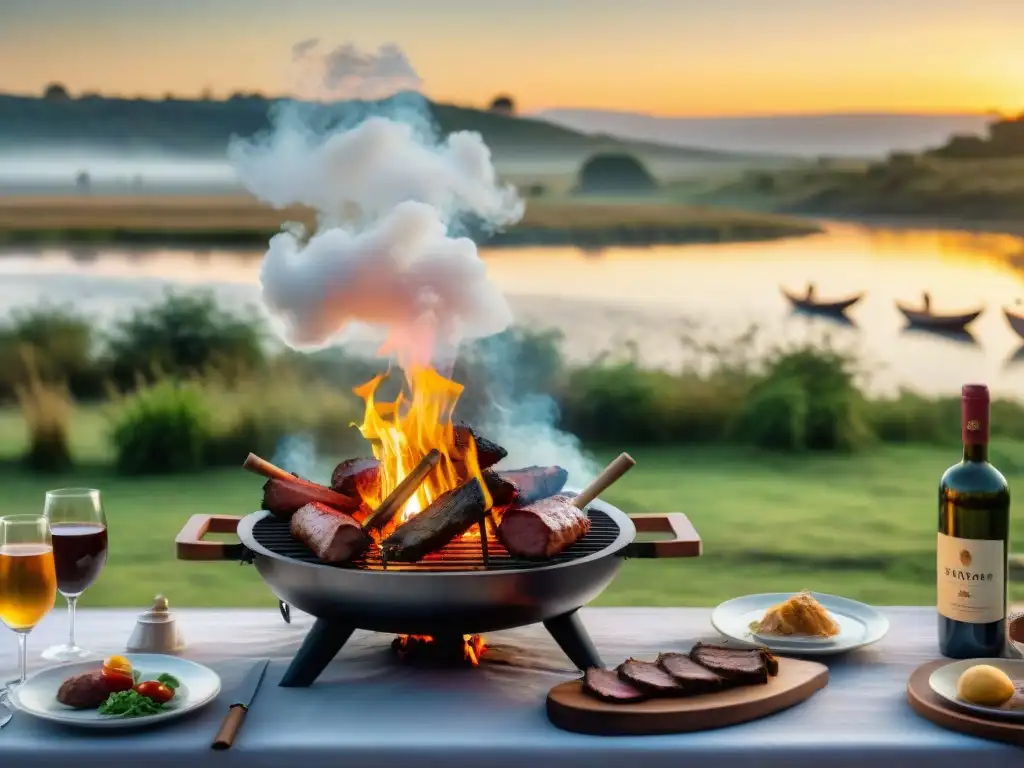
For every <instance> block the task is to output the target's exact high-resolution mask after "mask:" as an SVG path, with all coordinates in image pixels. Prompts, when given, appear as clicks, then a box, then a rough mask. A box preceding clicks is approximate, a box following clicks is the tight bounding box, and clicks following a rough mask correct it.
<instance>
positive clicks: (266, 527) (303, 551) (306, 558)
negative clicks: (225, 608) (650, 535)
mask: <svg viewBox="0 0 1024 768" xmlns="http://www.w3.org/2000/svg"><path fill="white" fill-rule="evenodd" d="M587 514H588V516H589V517H590V532H589V533H588V534H587V535H586V536H584V537H583V538H582V539H580V540H579V541H577V542H576V543H575V544H573V545H572V546H571V547H569V549H567V550H565V551H564V552H562V553H561V554H559V555H555V556H554V557H552V558H550V559H547V560H543V561H540V562H535V561H532V560H522V559H520V558H515V557H512V556H511V555H509V554H508V552H506V551H505V548H504V547H503V546H501V543H500V542H498V541H496V540H495V537H494V536H488V540H487V543H488V547H487V552H488V555H489V558H488V559H489V560H490V563H489V564H488V565H484V561H483V553H482V551H481V546H480V541H479V539H477V540H473V541H453V542H452V543H451V544H449V545H448V546H447V547H445V548H444V549H442V550H440V551H439V552H434V553H432V554H429V555H427V556H426V557H425V558H423V560H421V561H420V562H418V563H396V562H389V563H388V566H387V570H388V571H389V572H390V571H416V572H424V571H515V570H524V569H529V568H538V567H542V566H546V565H555V564H558V563H569V562H572V561H573V560H579V559H580V558H581V557H585V556H586V555H592V554H594V553H595V552H600V551H601V550H603V549H605V548H607V547H609V546H611V545H612V544H614V543H615V540H616V538H618V535H619V526H618V525H617V524H616V522H615V521H614V520H612V518H611V517H609V516H608V515H606V514H605V513H604V512H601V511H599V510H595V509H590V510H587ZM252 534H253V538H255V539H256V541H257V543H259V544H260V545H261V546H263V547H266V548H267V549H269V550H270V551H271V552H273V553H274V554H275V555H281V556H282V557H289V558H291V559H292V560H298V561H299V562H303V563H316V564H319V565H328V564H327V563H321V562H320V561H319V560H317V558H316V556H315V555H314V554H313V553H312V551H310V549H309V548H308V547H307V546H306V545H305V544H303V543H302V542H300V541H298V540H296V539H295V538H293V537H292V534H291V531H290V530H289V524H288V521H287V520H281V519H279V518H276V517H273V516H271V515H268V516H267V517H264V518H263V519H262V520H260V521H258V522H257V523H256V525H255V526H253V529H252ZM332 567H335V568H348V569H354V570H362V571H383V570H385V569H384V565H383V563H381V559H380V550H379V549H378V548H377V545H376V544H374V545H373V546H372V547H371V548H370V550H369V551H368V552H367V553H366V555H364V556H363V557H361V558H359V559H358V560H353V561H352V562H350V563H344V564H342V565H336V566H332Z"/></svg>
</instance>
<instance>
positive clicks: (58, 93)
mask: <svg viewBox="0 0 1024 768" xmlns="http://www.w3.org/2000/svg"><path fill="white" fill-rule="evenodd" d="M43 98H44V99H47V100H49V101H65V100H67V99H70V98H71V95H70V94H69V93H68V89H67V88H65V87H64V86H63V85H61V84H60V83H50V84H49V85H48V86H46V90H44V91H43Z"/></svg>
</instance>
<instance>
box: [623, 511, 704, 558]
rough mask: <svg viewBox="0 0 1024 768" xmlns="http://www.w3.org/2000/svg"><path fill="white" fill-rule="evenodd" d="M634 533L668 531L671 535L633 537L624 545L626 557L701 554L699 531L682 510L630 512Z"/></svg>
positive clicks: (689, 555)
mask: <svg viewBox="0 0 1024 768" xmlns="http://www.w3.org/2000/svg"><path fill="white" fill-rule="evenodd" d="M629 519H630V520H632V521H633V525H634V526H636V532H637V533H671V534H672V538H671V539H662V540H661V541H634V542H633V543H632V544H630V545H629V547H628V548H627V549H626V557H639V558H654V557H700V555H701V553H702V552H703V551H704V548H703V545H702V544H701V540H700V534H698V533H697V529H696V528H694V527H693V523H691V522H690V518H688V517H687V516H686V515H684V514H683V513H682V512H671V513H669V514H667V515H630V516H629Z"/></svg>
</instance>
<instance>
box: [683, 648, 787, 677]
mask: <svg viewBox="0 0 1024 768" xmlns="http://www.w3.org/2000/svg"><path fill="white" fill-rule="evenodd" d="M690 658H691V659H693V660H694V661H695V662H697V663H698V664H700V665H701V666H702V667H704V668H705V669H710V670H711V671H712V672H714V673H716V674H718V675H721V676H722V677H724V678H725V679H727V680H731V681H732V682H735V683H737V684H741V685H759V684H760V685H763V684H765V683H767V682H768V678H769V677H774V676H775V675H777V674H778V673H779V660H778V659H776V658H775V657H774V656H773V655H772V654H771V652H770V651H768V650H767V649H765V648H749V649H748V648H727V647H725V646H722V645H707V644H705V643H697V644H696V645H695V646H693V649H692V650H691V651H690Z"/></svg>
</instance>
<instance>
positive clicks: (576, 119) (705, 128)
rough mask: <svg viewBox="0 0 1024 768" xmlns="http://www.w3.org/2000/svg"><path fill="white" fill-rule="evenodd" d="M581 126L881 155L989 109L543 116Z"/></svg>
mask: <svg viewBox="0 0 1024 768" xmlns="http://www.w3.org/2000/svg"><path fill="white" fill-rule="evenodd" d="M536 117H539V118H541V119H544V120H550V121H551V122H553V123H557V124H558V125H561V126H564V127H566V128H570V129H573V130H577V131H583V132H587V133H604V134H610V135H613V136H618V137H620V138H623V139H628V140H633V141H652V142H658V143H661V144H671V145H677V146H686V145H693V146H700V147H707V148H708V149H712V150H717V151H721V152H749V153H758V154H783V155H800V156H804V157H817V156H822V155H825V156H830V157H861V158H876V157H882V156H884V155H886V154H888V153H889V152H894V151H897V152H921V151H923V150H925V149H927V148H929V147H934V146H936V145H938V144H942V143H943V142H945V141H946V140H947V139H948V138H949V137H950V136H951V135H953V134H968V135H971V134H978V133H981V132H983V131H984V130H985V126H986V125H987V123H988V122H989V121H990V120H991V119H992V116H991V115H985V114H980V113H979V114H937V115H914V114H886V113H881V114H822V115H778V116H764V117H654V116H651V115H644V114H637V113H632V112H610V111H603V110H587V109H551V110H546V111H544V112H540V113H538V114H537V115H536Z"/></svg>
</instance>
